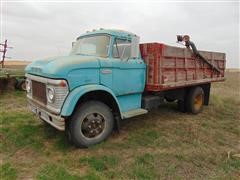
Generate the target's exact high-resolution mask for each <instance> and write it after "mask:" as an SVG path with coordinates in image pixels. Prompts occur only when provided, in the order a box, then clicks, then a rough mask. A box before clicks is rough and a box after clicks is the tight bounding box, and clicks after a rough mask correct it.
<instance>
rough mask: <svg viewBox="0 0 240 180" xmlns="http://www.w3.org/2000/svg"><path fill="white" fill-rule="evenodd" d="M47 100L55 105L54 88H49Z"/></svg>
mask: <svg viewBox="0 0 240 180" xmlns="http://www.w3.org/2000/svg"><path fill="white" fill-rule="evenodd" d="M47 100H48V102H50V103H53V102H54V100H55V91H54V88H53V87H47Z"/></svg>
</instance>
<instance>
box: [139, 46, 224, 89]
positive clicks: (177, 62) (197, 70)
mask: <svg viewBox="0 0 240 180" xmlns="http://www.w3.org/2000/svg"><path fill="white" fill-rule="evenodd" d="M140 50H141V53H142V58H143V59H144V61H145V63H146V64H147V83H146V90H147V91H161V90H166V89H172V88H178V87H182V86H189V85H193V84H199V83H206V82H211V81H222V80H224V71H225V64H226V62H225V58H226V55H225V54H224V53H219V52H209V51H199V52H200V54H201V55H202V56H204V57H205V58H206V59H207V60H208V61H209V62H210V63H211V64H214V65H215V66H216V67H217V68H218V69H220V71H221V74H219V73H218V72H216V71H214V70H213V69H212V68H211V67H210V66H209V65H207V64H206V63H205V62H203V61H202V60H201V59H199V58H197V57H196V56H195V55H194V54H193V53H192V50H191V49H187V48H179V47H174V46H168V45H165V44H162V43H146V44H141V45H140Z"/></svg>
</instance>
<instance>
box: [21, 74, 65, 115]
mask: <svg viewBox="0 0 240 180" xmlns="http://www.w3.org/2000/svg"><path fill="white" fill-rule="evenodd" d="M25 76H26V77H27V79H29V80H30V81H31V82H32V81H36V82H39V83H43V84H44V85H45V87H47V86H51V87H53V88H54V90H55V100H54V102H53V103H49V102H48V101H46V103H44V102H42V101H39V100H38V99H36V98H34V96H33V95H32V94H33V93H32V91H33V88H32V91H31V93H27V97H28V98H29V99H30V100H32V101H33V102H34V101H35V102H36V103H37V104H41V105H42V106H45V108H46V109H48V110H49V111H51V112H53V113H56V114H59V113H60V112H61V108H62V105H63V103H64V100H65V99H66V97H67V95H68V93H69V90H68V86H67V85H66V87H60V86H59V83H60V82H61V81H62V80H55V79H48V78H44V77H39V76H34V75H30V74H25ZM31 84H32V83H31ZM45 94H46V89H45ZM45 98H46V99H47V97H45Z"/></svg>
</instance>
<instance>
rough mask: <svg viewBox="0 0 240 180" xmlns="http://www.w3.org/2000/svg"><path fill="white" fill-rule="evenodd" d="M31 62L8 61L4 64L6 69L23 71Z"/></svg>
mask: <svg viewBox="0 0 240 180" xmlns="http://www.w3.org/2000/svg"><path fill="white" fill-rule="evenodd" d="M30 63H31V61H21V60H11V61H10V60H6V61H5V62H4V66H5V68H12V69H23V68H25V67H26V66H27V65H28V64H30Z"/></svg>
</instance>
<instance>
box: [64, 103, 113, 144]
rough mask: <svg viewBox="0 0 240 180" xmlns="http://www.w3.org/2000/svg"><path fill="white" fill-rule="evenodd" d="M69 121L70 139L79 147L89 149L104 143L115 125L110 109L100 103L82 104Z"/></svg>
mask: <svg viewBox="0 0 240 180" xmlns="http://www.w3.org/2000/svg"><path fill="white" fill-rule="evenodd" d="M69 120H70V124H69V126H68V128H69V129H68V130H67V131H68V133H69V139H70V140H71V142H72V143H73V144H74V145H75V146H77V147H89V146H92V145H95V144H98V143H100V142H102V141H104V140H105V139H106V138H107V137H108V136H109V135H110V134H111V132H112V130H113V124H114V121H113V115H112V112H111V110H110V108H109V107H108V106H107V105H106V104H104V103H102V102H99V101H89V102H86V103H84V104H81V105H80V106H79V108H78V109H77V110H76V111H75V112H74V114H73V116H72V118H71V119H69Z"/></svg>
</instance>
